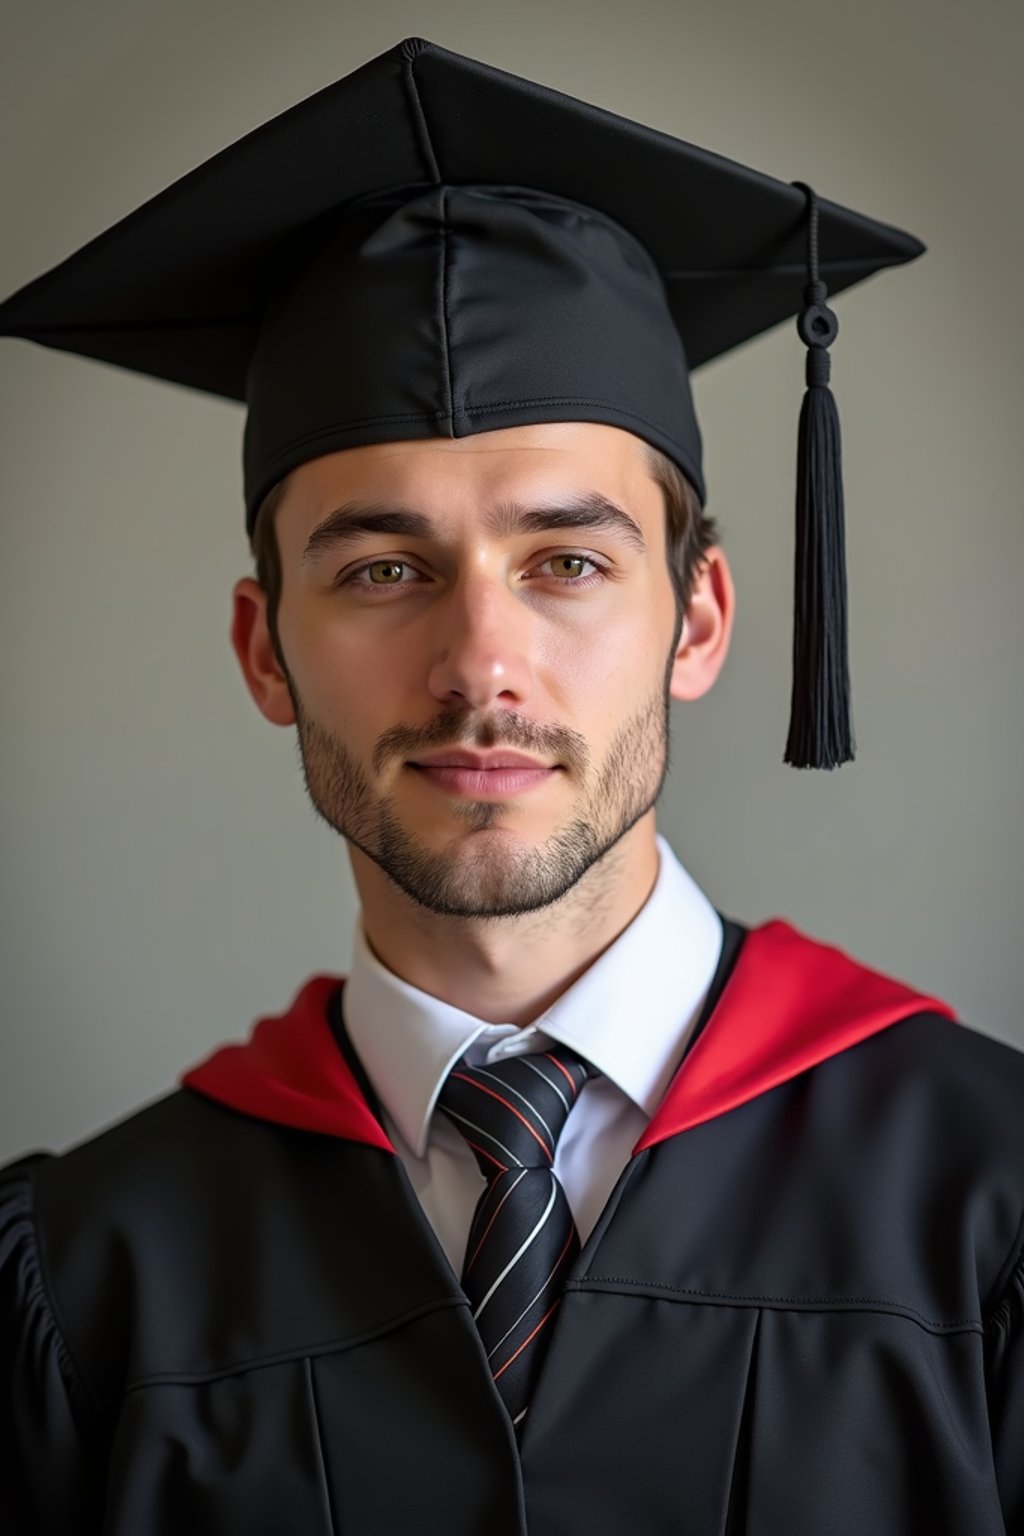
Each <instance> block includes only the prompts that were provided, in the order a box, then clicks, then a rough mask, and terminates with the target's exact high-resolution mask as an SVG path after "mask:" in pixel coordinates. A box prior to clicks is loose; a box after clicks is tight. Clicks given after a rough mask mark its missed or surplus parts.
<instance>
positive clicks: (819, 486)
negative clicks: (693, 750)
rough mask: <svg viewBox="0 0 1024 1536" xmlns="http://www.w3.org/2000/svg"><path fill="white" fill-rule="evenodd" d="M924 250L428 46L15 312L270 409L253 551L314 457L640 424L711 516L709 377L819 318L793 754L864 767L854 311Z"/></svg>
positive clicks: (16, 319) (101, 349) (139, 218)
mask: <svg viewBox="0 0 1024 1536" xmlns="http://www.w3.org/2000/svg"><path fill="white" fill-rule="evenodd" d="M922 250H923V246H922V245H921V244H920V242H919V241H917V240H915V239H914V238H913V237H912V236H910V235H907V234H904V233H902V232H901V231H899V230H896V229H893V228H891V227H890V226H888V225H885V224H880V223H878V222H876V221H875V220H872V219H868V218H865V217H863V216H862V215H860V214H858V213H854V212H851V211H850V210H849V209H846V208H842V207H839V206H837V205H836V204H834V203H830V202H828V201H826V200H825V199H819V198H817V197H816V196H815V195H814V194H813V193H812V192H811V191H810V189H809V188H807V187H806V186H803V185H802V184H789V183H786V182H781V181H776V180H774V179H773V178H772V177H770V176H765V175H763V174H761V173H759V172H757V171H753V170H750V169H748V168H747V167H745V166H741V165H737V164H735V163H734V162H732V161H729V160H726V159H723V158H722V157H721V156H718V155H714V154H711V153H709V152H708V151H706V150H703V149H698V148H695V147H694V146H693V145H690V144H686V143H683V142H682V141H680V140H678V139H674V138H671V137H669V136H668V135H666V134H663V133H657V132H655V131H654V130H652V129H650V128H646V127H644V126H642V125H641V124H638V123H633V122H630V121H628V120H626V119H624V118H621V117H617V116H615V115H613V114H612V113H609V112H605V111H602V110H600V109H599V108H597V107H592V106H588V105H586V104H585V103H583V102H580V101H576V100H574V99H573V98H572V97H569V96H564V95H562V94H560V93H559V92H556V91H552V90H548V89H546V88H545V87H543V86H540V85H537V84H535V83H534V82H532V81H528V80H522V79H519V78H517V77H516V76H514V75H509V74H506V73H504V72H502V71H500V70H496V69H493V68H491V67H489V66H488V65H485V64H481V63H477V62H476V61H475V60H472V59H467V58H463V57H461V56H460V55H458V54H455V53H451V52H449V51H447V50H446V49H444V48H439V47H437V46H436V45H434V44H432V43H428V42H424V41H423V40H421V39H417V38H412V39H407V40H406V41H405V42H402V43H400V44H399V45H398V46H397V47H395V48H392V49H390V50H389V51H388V52H387V53H384V54H382V55H381V56H380V57H379V58H376V59H374V60H372V61H371V62H370V63H368V64H366V65H364V66H363V67H362V68H360V69H357V70H355V71H354V73H352V74H350V75H347V76H346V77H345V78H344V79H342V80H340V81H338V82H337V83H336V84H335V85H332V86H329V87H328V88H327V89H326V90H322V91H320V92H318V93H317V94H316V95H315V96H312V97H310V98H309V99H308V100H306V101H304V102H301V103H300V104H299V105H298V106H296V107H293V108H292V109H291V110H289V111H287V112H285V113H283V114H282V115H281V116H279V117H276V118H274V119H273V120H272V121H271V122H269V123H267V124H265V125H264V126H263V127H261V128H258V129H256V130H255V131H254V132H252V133H250V134H248V135H247V136H246V137H245V138H243V139H241V140H239V142H238V143H236V144H233V145H231V146H230V147H229V148H228V149H225V150H223V151H222V152H221V153H220V154H218V155H216V156H214V158H213V159H211V160H209V161H207V162H206V163H205V164H204V165H201V166H199V167H198V168H197V169H196V170H194V171H192V172H190V173H189V174H188V175H186V176H184V177H182V178H181V179H180V180H179V181H177V182H175V183H174V184H173V185H172V186H170V187H168V188H167V189H166V190H165V191H164V192H162V193H160V194H159V195H158V196H157V197H154V198H153V199H151V200H150V201H149V202H147V203H146V204H144V205H143V206H142V207H141V208H139V209H138V210H136V212H134V213H132V214H130V215H129V216H128V217H127V218H125V219H122V220H121V221H120V222H119V223H118V224H116V225H114V226H113V228H111V229H109V230H107V231H106V232H105V233H104V234H102V235H100V236H98V237H97V238H96V239H95V240H92V241H91V242H90V243H89V244H87V245H86V246H84V247H83V248H82V249H81V250H79V251H77V252H76V253H75V254H74V255H72V256H70V257H68V259H67V260H65V261H64V262H62V263H61V264H60V265H59V266H57V267H55V268H54V269H53V270H52V271H50V272H48V273H46V274H44V275H43V276H42V277H39V278H37V279H36V280H35V281H34V282H31V283H29V284H27V286H25V287H24V288H22V289H21V290H20V291H19V292H17V293H15V294H14V295H13V296H12V297H11V298H9V299H8V300H7V301H6V302H5V303H4V304H2V305H0V334H7V335H12V336H22V337H27V338H29V339H31V340H33V341H37V342H41V343H42V344H44V345H45V346H50V347H56V348H58V349H60V350H62V351H67V352H76V353H80V354H82V355H84V356H87V357H94V358H99V359H101V360H103V361H104V362H108V363H114V364H117V365H119V366H121V367H124V368H130V369H133V370H136V371H138V372H141V373H147V374H151V375H154V376H155V377H157V378H162V379H168V380H171V381H173V382H175V383H178V384H185V385H188V386H191V387H192V388H195V389H200V390H204V391H207V392H209V393H211V394H215V395H222V396H227V397H228V398H230V399H235V400H241V401H244V402H245V403H246V404H247V406H248V416H247V420H246V428H245V445H244V471H245V499H246V508H247V516H248V524H249V527H250V530H251V527H252V521H253V519H254V518H255V515H256V511H257V510H258V508H259V506H260V503H261V502H262V500H263V498H264V496H265V495H266V493H267V492H268V491H269V490H270V489H271V487H272V486H273V485H274V484H276V483H277V482H278V481H279V480H280V479H282V478H283V477H284V476H285V475H286V474H287V473H288V472H289V470H291V469H293V468H295V467H296V466H297V465H299V464H301V463H303V462H304V461H306V460H309V459H312V458H316V457H318V456H319V455H321V454H324V453H331V452H334V451H336V450H338V449H341V448H347V447H354V446H357V445H359V444H364V443H376V442H383V441H392V440H400V439H414V438H429V437H462V436H466V435H469V434H472V433H474V432H482V431H489V430H492V429H494V428H501V427H511V426H519V425H523V424H526V423H534V422H543V421H570V420H572V421H596V422H605V423H609V424H611V425H614V426H619V427H624V428H626V429H627V430H629V431H632V432H633V433H635V434H636V435H637V436H639V437H641V438H644V439H645V440H646V441H648V442H650V443H651V444H653V445H654V446H655V447H657V448H659V449H661V450H662V451H663V452H664V453H666V454H667V455H668V456H669V457H670V458H671V459H673V460H674V461H675V462H676V464H678V466H679V467H680V469H681V470H682V471H683V473H684V475H686V477H687V478H688V480H689V481H690V482H691V484H692V485H693V486H694V488H695V490H696V491H697V494H698V495H699V496H700V498H701V500H702V501H703V500H704V482H703V477H702V470H701V445H700V433H699V430H698V426H697V421H696V417H695V415H694V410H693V405H692V401H691V396H690V389H689V382H688V377H689V371H690V370H691V369H693V368H695V367H697V366H698V365H699V364H701V363H703V362H706V361H707V360H708V359H710V358H713V357H717V356H718V355H719V354H721V353H723V352H726V351H728V350H729V349H730V348H732V347H734V346H736V345H738V344H739V343H741V342H743V341H745V340H747V339H748V338H750V337H752V336H755V335H757V334H758V333H759V332H761V331H764V330H767V329H768V328H769V327H770V326H773V325H775V324H776V323H777V322H778V321H780V320H783V319H785V318H787V317H792V316H793V315H794V314H797V315H799V316H800V320H799V328H800V334H801V337H802V339H803V341H804V343H805V345H806V347H807V384H808V388H807V394H806V396H805V399H804V405H803V409H802V412H801V422H800V432H799V439H800V445H799V455H798V473H797V572H796V588H795V606H794V637H793V662H794V676H793V706H792V718H791V723H790V733H789V740H788V742H787V747H786V760H787V761H788V762H791V763H793V764H794V765H796V766H801V767H806V766H813V767H833V766H836V765H837V764H838V763H841V762H843V761H846V760H848V759H849V758H850V757H852V755H853V742H852V731H851V726H850V709H849V679H848V662H847V637H846V576H845V557H844V550H843V503H842V487H841V479H840V465H839V459H840V449H839V431H838V422H837V419H836V413H835V406H834V402H833V399H832V396H831V394H830V392H829V389H828V368H829V355H828V347H829V346H830V345H831V342H832V341H833V340H834V338H835V334H836V329H837V326H836V321H835V317H834V315H833V314H832V312H831V310H829V308H828V307H827V305H826V303H825V299H826V295H827V293H828V292H831V293H835V292H837V291H839V290H840V289H843V288H846V287H849V286H850V284H852V283H855V282H858V281H860V279H862V278H864V277H867V276H869V275H870V274H871V273H873V272H875V271H877V270H878V269H879V268H881V267H886V266H892V265H896V264H898V263H901V262H905V261H909V260H911V259H912V258H913V257H915V256H917V255H919V254H920V252H921V251H922Z"/></svg>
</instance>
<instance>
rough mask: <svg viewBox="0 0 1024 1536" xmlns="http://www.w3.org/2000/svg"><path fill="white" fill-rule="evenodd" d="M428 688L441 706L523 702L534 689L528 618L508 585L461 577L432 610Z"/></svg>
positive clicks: (486, 578) (492, 578)
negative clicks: (500, 701) (532, 688)
mask: <svg viewBox="0 0 1024 1536" xmlns="http://www.w3.org/2000/svg"><path fill="white" fill-rule="evenodd" d="M432 620H433V623H432V628H431V633H430V639H429V644H430V647H431V656H430V677H429V687H430V691H431V693H432V694H433V695H434V697H435V698H436V699H438V700H440V702H442V703H444V704H462V705H468V706H469V707H470V708H473V709H486V708H487V707H488V706H489V705H491V704H494V703H496V702H497V701H498V700H502V701H503V702H505V703H506V704H509V705H519V704H523V703H525V701H526V700H527V699H528V698H529V695H530V692H531V686H532V668H531V660H530V635H531V624H530V614H529V612H528V611H527V606H526V604H525V603H523V602H522V601H521V600H520V599H519V598H517V597H516V595H515V593H514V592H512V591H511V590H510V589H509V587H508V584H507V582H506V581H504V580H503V579H501V578H499V577H496V576H494V575H492V574H485V573H482V572H474V573H472V574H469V575H465V576H462V577H460V579H459V580H458V581H457V582H456V583H455V585H454V586H453V587H452V588H451V590H450V591H449V592H448V593H447V594H446V595H445V596H444V598H442V600H441V601H440V602H439V603H438V604H437V605H436V607H435V608H434V612H433V615H432Z"/></svg>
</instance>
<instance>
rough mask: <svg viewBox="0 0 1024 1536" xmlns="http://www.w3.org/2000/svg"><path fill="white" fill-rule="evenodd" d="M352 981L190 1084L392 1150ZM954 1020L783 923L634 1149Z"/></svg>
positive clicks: (332, 983) (723, 1003)
mask: <svg viewBox="0 0 1024 1536" xmlns="http://www.w3.org/2000/svg"><path fill="white" fill-rule="evenodd" d="M343 985H344V981H343V978H342V977H338V976H314V977H313V978H312V980H310V981H308V982H307V983H306V985H305V986H304V987H303V988H302V989H301V991H300V992H299V993H298V994H297V996H296V997H295V999H294V1001H293V1002H292V1004H291V1006H290V1007H289V1008H288V1009H287V1011H286V1012H285V1013H283V1014H277V1015H274V1016H272V1017H268V1018H264V1019H260V1020H259V1021H258V1023H257V1024H256V1025H255V1026H254V1028H253V1030H252V1033H251V1035H250V1037H249V1039H248V1040H247V1041H246V1042H244V1043H243V1044H239V1045H225V1046H221V1047H220V1048H219V1049H217V1050H215V1051H214V1052H213V1053H212V1055H210V1056H208V1057H207V1058H206V1059H205V1060H204V1061H201V1062H199V1064H198V1065H197V1066H195V1067H192V1068H191V1069H190V1070H189V1071H187V1072H186V1073H185V1074H184V1075H183V1077H182V1079H181V1082H182V1084H183V1085H184V1086H185V1087H187V1088H191V1089H193V1090H194V1091H195V1092H197V1093H201V1094H203V1095H205V1096H206V1097H207V1098H210V1099H214V1100H215V1101H216V1102H217V1103H219V1104H224V1105H226V1106H227V1107H228V1108H230V1109H234V1110H238V1111H239V1112H241V1113H242V1114H246V1115H251V1116H253V1117H254V1118H256V1119H259V1120H268V1121H271V1122H273V1123H274V1124H277V1125H287V1126H292V1127H294V1128H296V1129H300V1130H305V1131H317V1132H319V1133H320V1134H322V1135H326V1136H337V1137H340V1138H342V1139H344V1140H346V1141H355V1142H360V1143H362V1144H363V1145H365V1146H370V1147H379V1148H381V1149H383V1150H385V1151H394V1148H393V1147H392V1145H391V1142H390V1141H389V1139H388V1137H387V1135H386V1133H385V1131H384V1129H383V1127H382V1126H381V1124H380V1122H379V1121H378V1120H377V1118H376V1116H375V1115H374V1113H373V1111H372V1109H371V1108H370V1106H369V1104H368V1103H367V1102H366V1099H365V1097H364V1096H363V1094H362V1092H361V1090H360V1088H359V1085H358V1083H357V1082H356V1079H355V1077H354V1076H353V1074H352V1071H351V1069H350V1067H349V1066H348V1063H347V1062H346V1061H345V1059H344V1057H343V1055H342V1053H341V1051H340V1050H339V1048H338V1045H337V1042H336V1041H335V1039H334V1035H333V1034H332V1032H331V1027H330V1023H329V1021H328V1004H329V1003H330V1000H331V998H332V997H333V996H334V994H335V992H336V991H337V990H338V988H339V987H341V986H343ZM925 1012H931V1013H936V1014H940V1015H942V1016H944V1017H946V1018H953V1017H955V1015H954V1012H953V1010H952V1009H951V1008H950V1007H948V1006H947V1005H946V1004H945V1003H942V1002H940V1001H938V999H936V998H932V997H928V996H925V995H924V994H922V993H919V992H916V991H914V990H913V988H911V987H907V986H905V985H904V984H903V983H902V982H899V981H893V980H892V979H891V978H889V977H887V976H883V975H881V974H879V973H878V972H876V971H871V970H869V969H867V968H866V967H865V966H862V965H860V964H859V963H858V962H857V961H855V960H851V959H850V958H849V956H847V955H845V954H844V953H843V952H842V951H841V950H838V949H833V948H831V947H829V946H828V945H825V944H819V943H817V942H816V941H815V940H813V939H809V938H807V937H806V936H805V935H803V934H801V933H799V932H798V931H797V930H796V929H794V928H792V927H790V925H789V924H788V923H784V922H780V921H773V922H769V923H765V924H764V925H763V926H762V927H759V928H753V929H751V930H750V932H749V933H748V934H747V935H746V938H745V940H744V942H743V945H742V947H741V949H740V953H739V956H738V958H737V960H736V964H735V966H734V967H733V971H732V975H731V976H730V977H729V980H728V982H727V983H726V986H725V988H724V990H723V992H722V995H721V997H720V998H719V1000H718V1003H717V1005H716V1007H715V1009H714V1011H713V1012H712V1014H711V1017H710V1018H709V1019H708V1022H707V1024H706V1026H705V1028H704V1029H703V1031H702V1032H701V1034H700V1035H699V1036H698V1038H697V1040H696V1042H695V1044H694V1046H693V1048H692V1050H691V1051H690V1052H689V1053H688V1055H687V1056H686V1058H685V1059H684V1061H683V1063H682V1065H681V1066H680V1068H679V1071H678V1072H677V1073H676V1075H675V1077H674V1078H673V1079H672V1082H671V1083H670V1085H669V1088H668V1091H667V1093H666V1094H665V1097H664V1099H663V1101H662V1103H661V1106H660V1107H659V1109H658V1111H657V1113H656V1114H655V1115H654V1117H653V1118H652V1120H651V1121H650V1123H649V1125H648V1126H647V1129H646V1131H645V1132H644V1134H643V1136H642V1137H641V1138H640V1141H639V1142H638V1143H637V1145H636V1147H635V1149H634V1151H635V1152H641V1151H643V1150H644V1148H645V1147H651V1146H654V1145H656V1144H657V1143H658V1142H659V1141H665V1140H666V1139H667V1138H669V1137H671V1136H678V1135H680V1134H681V1133H682V1132H683V1131H687V1130H690V1129H691V1128H692V1127H693V1126H696V1125H701V1124H703V1123H704V1122H705V1121H708V1120H712V1119H715V1118H716V1117H717V1116H718V1115H724V1114H727V1113H728V1112H729V1111H730V1110H732V1109H737V1108H739V1106H740V1105H741V1104H746V1103H749V1102H750V1101H751V1100H752V1099H756V1098H759V1097H760V1095H761V1094H763V1093H768V1092H770V1091H771V1090H772V1089H773V1088H777V1087H779V1086H780V1085H781V1084H782V1083H785V1082H788V1081H789V1080H790V1079H791V1078H794V1077H797V1076H799V1075H800V1074H801V1073H802V1072H806V1071H808V1070H809V1069H810V1068H811V1067H815V1066H817V1065H819V1063H821V1062H823V1061H827V1060H828V1059H829V1058H831V1057H833V1056H837V1055H839V1054H840V1052H842V1051H846V1050H849V1049H850V1047H851V1046H854V1045H857V1044H858V1043H859V1042H860V1041H862V1040H865V1039H867V1038H868V1037H869V1036H871V1035H874V1034H877V1033H878V1032H879V1031H880V1030H883V1029H887V1028H888V1027H889V1026H890V1025H892V1024H896V1023H898V1021H899V1020H900V1019H905V1018H908V1017H910V1016H911V1015H913V1014H917V1013H925Z"/></svg>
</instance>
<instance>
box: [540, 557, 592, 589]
mask: <svg viewBox="0 0 1024 1536" xmlns="http://www.w3.org/2000/svg"><path fill="white" fill-rule="evenodd" d="M586 566H589V567H590V570H589V572H588V571H587V570H586V569H585V567H586ZM537 569H538V570H540V571H544V570H545V569H547V571H548V572H549V574H550V575H551V576H553V577H554V579H555V581H558V582H562V583H564V584H565V585H566V586H574V587H589V586H590V585H591V583H592V582H594V581H601V580H603V578H604V576H605V567H604V566H603V565H599V564H598V562H597V561H596V560H594V559H592V558H591V557H590V555H577V554H573V553H571V552H570V553H566V554H563V555H548V557H547V559H546V560H544V561H542V562H541V564H540V565H539V566H538V567H537Z"/></svg>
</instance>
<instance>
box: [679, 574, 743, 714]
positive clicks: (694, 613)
mask: <svg viewBox="0 0 1024 1536" xmlns="http://www.w3.org/2000/svg"><path fill="white" fill-rule="evenodd" d="M735 607H736V591H735V588H734V587H733V583H732V572H731V571H730V569H729V562H728V560H727V559H726V557H725V551H724V550H722V549H720V548H719V547H718V546H717V545H713V546H712V548H711V549H709V550H708V551H707V552H706V554H705V555H704V556H703V558H702V560H701V564H700V567H699V569H698V571H697V574H696V577H695V579H694V583H693V591H692V594H691V597H690V606H689V607H688V609H687V610H686V619H685V622H684V624H683V631H682V634H681V635H680V637H679V645H678V646H677V648H676V656H675V661H674V663H673V666H672V676H671V680H670V684H669V693H670V695H671V697H672V698H673V699H677V700H679V702H680V703H686V702H688V701H689V700H691V699H699V698H701V697H702V695H704V694H705V693H707V691H708V689H709V688H710V687H711V686H712V684H713V683H714V682H715V680H716V679H717V677H718V674H719V672H721V670H722V667H723V666H724V664H725V658H726V656H727V655H728V652H729V641H730V639H731V637H732V621H733V615H734V612H735Z"/></svg>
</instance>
